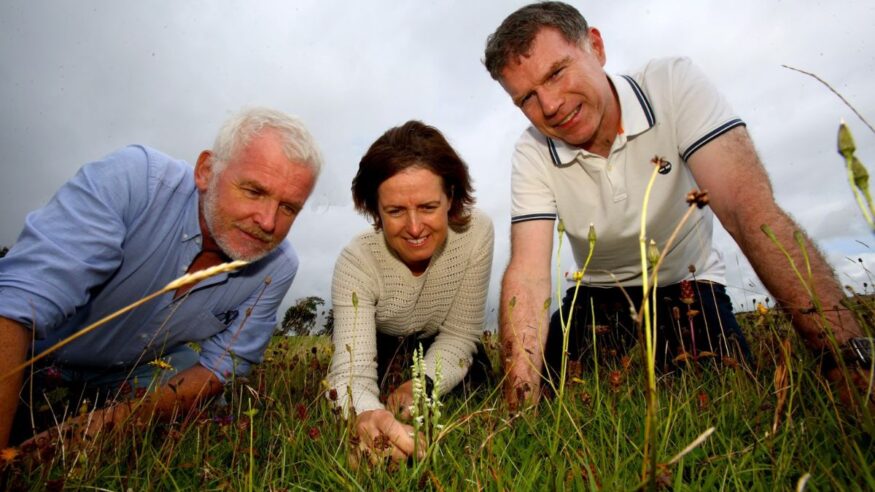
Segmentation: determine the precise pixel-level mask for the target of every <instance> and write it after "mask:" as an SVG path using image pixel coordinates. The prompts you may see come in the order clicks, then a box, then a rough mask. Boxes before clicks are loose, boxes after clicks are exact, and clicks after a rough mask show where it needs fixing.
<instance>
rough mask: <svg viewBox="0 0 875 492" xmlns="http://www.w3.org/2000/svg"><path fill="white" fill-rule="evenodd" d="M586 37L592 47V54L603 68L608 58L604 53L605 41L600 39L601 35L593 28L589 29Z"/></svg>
mask: <svg viewBox="0 0 875 492" xmlns="http://www.w3.org/2000/svg"><path fill="white" fill-rule="evenodd" d="M587 37H588V38H589V43H590V46H592V52H593V54H594V55H595V56H596V58H598V60H599V62H600V63H601V64H602V66H605V63H607V61H608V56H607V54H606V53H605V41H604V40H603V39H602V33H600V32H599V30H598V29H596V28H595V27H590V28H589V32H588V33H587Z"/></svg>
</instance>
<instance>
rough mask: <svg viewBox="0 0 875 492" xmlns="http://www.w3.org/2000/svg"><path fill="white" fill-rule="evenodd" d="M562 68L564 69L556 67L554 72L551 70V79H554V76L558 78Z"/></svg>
mask: <svg viewBox="0 0 875 492" xmlns="http://www.w3.org/2000/svg"><path fill="white" fill-rule="evenodd" d="M562 70H564V68H559V69H557V70H556V71H555V72H553V73H551V74H550V78H551V79H556V78H558V77H559V75H560V74H561V73H562Z"/></svg>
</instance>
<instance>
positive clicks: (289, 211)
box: [280, 204, 298, 217]
mask: <svg viewBox="0 0 875 492" xmlns="http://www.w3.org/2000/svg"><path fill="white" fill-rule="evenodd" d="M280 212H282V214H283V215H285V216H287V217H293V216H295V214H297V213H298V212H297V210H295V207H292V206H291V205H286V204H282V205H280Z"/></svg>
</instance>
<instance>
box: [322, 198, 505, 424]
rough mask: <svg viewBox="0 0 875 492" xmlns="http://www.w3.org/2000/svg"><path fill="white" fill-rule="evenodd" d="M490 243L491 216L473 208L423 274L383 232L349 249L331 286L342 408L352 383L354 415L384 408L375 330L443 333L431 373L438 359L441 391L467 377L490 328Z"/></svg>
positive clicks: (335, 373) (333, 378)
mask: <svg viewBox="0 0 875 492" xmlns="http://www.w3.org/2000/svg"><path fill="white" fill-rule="evenodd" d="M492 243H493V230H492V221H491V220H490V219H489V217H488V216H486V215H485V214H483V213H482V212H479V211H477V210H474V211H473V213H472V219H471V223H470V224H469V226H468V228H467V229H466V230H465V231H464V232H461V233H457V232H455V231H453V230H452V228H451V229H449V231H448V232H447V241H446V243H445V244H444V247H443V248H438V249H437V250H436V251H435V254H434V256H432V258H431V262H430V264H429V266H428V269H426V271H425V272H424V273H423V274H422V275H420V276H418V277H414V276H413V274H411V273H410V270H409V269H408V268H407V266H406V265H405V264H404V263H403V262H402V261H401V260H400V259H399V258H398V256H397V255H396V254H395V253H394V252H392V251H391V250H389V248H388V247H387V245H386V241H385V239H384V238H383V233H382V231H374V230H373V229H371V230H369V231H367V232H364V233H362V234H360V235H358V236H357V237H356V238H355V239H353V240H352V242H350V243H349V245H347V247H346V248H344V250H343V252H341V253H340V257H339V258H338V259H337V263H336V264H335V266H334V279H333V281H332V285H331V302H332V305H333V308H334V356H333V358H332V360H331V370H330V371H329V375H328V382H329V384H330V387H331V388H334V389H336V390H337V396H338V398H337V405H338V406H339V407H340V408H342V409H344V412H346V409H347V402H348V400H349V397H348V395H349V393H348V392H347V386H349V389H350V390H351V391H350V393H351V394H352V398H353V402H352V406H353V407H354V408H355V411H356V413H362V412H365V411H368V410H376V409H381V408H384V407H383V404H382V403H380V399H379V389H378V384H377V362H376V356H377V338H376V337H377V335H376V332H377V330H379V331H380V332H381V333H385V334H388V335H397V336H407V335H412V334H419V336H420V337H431V336H433V335H435V334H437V337H436V338H435V341H434V343H432V345H431V347H430V348H429V350H428V352H427V353H426V354H425V357H424V359H423V362H424V363H425V367H426V369H425V372H426V374H427V375H429V376H430V377H431V378H432V379H433V380H434V379H435V374H434V367H435V362H436V360H437V358H438V357H440V360H441V366H442V374H441V384H440V388H436V389H437V391H438V394H440V393H445V392H446V391H448V390H450V389H452V388H453V387H454V386H456V384H458V383H459V381H461V380H462V378H463V377H464V376H465V374H467V372H468V367H469V366H470V365H471V360H472V358H473V354H474V351H475V350H476V346H475V344H476V342H477V340H478V339H479V337H480V334H481V333H482V332H483V328H484V323H485V317H486V312H485V311H486V294H487V291H488V289H489V274H490V271H491V269H492ZM354 296H355V297H356V298H357V301H358V307H357V308H356V307H354V306H353V297H354Z"/></svg>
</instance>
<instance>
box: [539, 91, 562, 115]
mask: <svg viewBox="0 0 875 492" xmlns="http://www.w3.org/2000/svg"><path fill="white" fill-rule="evenodd" d="M538 102H540V103H541V111H542V112H543V113H544V116H545V117H546V118H550V117H552V116H553V115H555V114H556V112H558V111H559V108H560V107H562V93H561V91H559V90H558V89H556V88H550V87H544V88H541V90H539V91H538Z"/></svg>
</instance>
